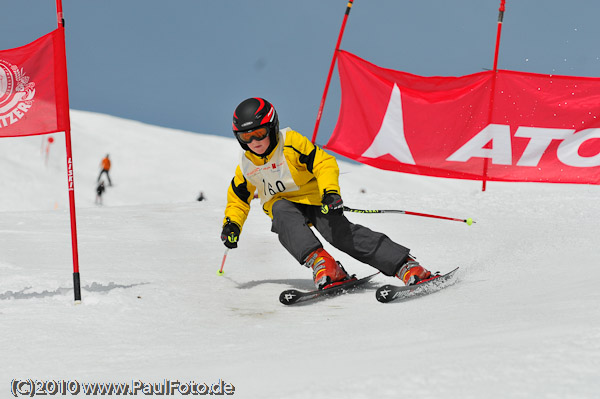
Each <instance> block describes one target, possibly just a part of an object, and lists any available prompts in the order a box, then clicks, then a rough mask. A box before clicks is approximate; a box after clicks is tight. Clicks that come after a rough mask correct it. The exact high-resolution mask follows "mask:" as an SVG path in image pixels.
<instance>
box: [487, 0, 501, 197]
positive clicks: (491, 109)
mask: <svg viewBox="0 0 600 399" xmlns="http://www.w3.org/2000/svg"><path fill="white" fill-rule="evenodd" d="M505 10H506V0H501V1H500V8H499V9H498V30H497V32H496V49H495V51H494V69H493V75H492V87H491V90H492V93H491V95H490V108H489V114H488V124H489V123H492V113H493V112H494V97H495V95H496V78H497V76H498V54H499V52H500V36H501V35H502V21H503V20H504V11H505ZM488 163H489V158H485V160H484V161H483V179H482V182H483V184H482V187H481V191H485V188H486V184H487V171H488Z"/></svg>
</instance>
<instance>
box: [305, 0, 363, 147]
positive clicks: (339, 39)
mask: <svg viewBox="0 0 600 399" xmlns="http://www.w3.org/2000/svg"><path fill="white" fill-rule="evenodd" d="M353 2H354V0H348V6H347V7H346V13H345V14H344V20H343V21H342V27H341V29H340V34H339V36H338V40H337V43H336V45H335V50H334V51H333V59H332V60H331V66H330V67H329V74H328V75H327V81H326V82H325V90H323V97H322V98H321V104H320V105H319V112H318V113H317V121H316V122H315V130H314V131H313V135H312V139H311V142H312V143H313V144H314V143H315V140H317V132H318V131H319V125H320V124H321V116H322V115H323V108H324V107H325V99H326V98H327V92H328V91H329V83H330V82H331V76H332V75H333V68H334V67H335V61H336V60H337V55H338V51H339V49H340V44H341V43H342V37H343V36H344V30H345V29H346V21H348V16H349V15H350V10H351V9H352V3H353Z"/></svg>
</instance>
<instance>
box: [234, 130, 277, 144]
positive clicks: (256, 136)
mask: <svg viewBox="0 0 600 399" xmlns="http://www.w3.org/2000/svg"><path fill="white" fill-rule="evenodd" d="M236 135H237V138H238V140H239V141H241V142H242V143H244V144H248V143H251V142H252V141H254V140H259V141H260V140H262V139H264V138H265V137H267V136H268V135H269V132H268V131H267V128H266V127H259V128H258V129H256V130H252V131H250V132H238V133H236Z"/></svg>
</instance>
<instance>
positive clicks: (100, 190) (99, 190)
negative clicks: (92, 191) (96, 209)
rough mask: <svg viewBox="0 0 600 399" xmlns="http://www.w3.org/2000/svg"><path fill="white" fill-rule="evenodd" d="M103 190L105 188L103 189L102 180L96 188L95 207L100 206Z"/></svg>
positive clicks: (104, 188)
mask: <svg viewBox="0 0 600 399" xmlns="http://www.w3.org/2000/svg"><path fill="white" fill-rule="evenodd" d="M105 190H106V187H104V180H102V181H101V182H100V184H98V187H96V201H95V203H96V205H102V194H104V191H105Z"/></svg>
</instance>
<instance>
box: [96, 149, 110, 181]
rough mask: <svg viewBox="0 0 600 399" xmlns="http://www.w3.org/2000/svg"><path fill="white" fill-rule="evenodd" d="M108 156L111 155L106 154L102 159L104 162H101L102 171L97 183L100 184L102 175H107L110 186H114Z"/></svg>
mask: <svg viewBox="0 0 600 399" xmlns="http://www.w3.org/2000/svg"><path fill="white" fill-rule="evenodd" d="M108 155H109V154H106V156H105V157H104V158H103V159H102V162H100V168H101V170H100V174H99V175H98V179H97V180H96V181H98V182H99V181H100V178H101V177H102V175H103V174H106V178H107V179H108V185H109V186H112V182H111V181H110V175H109V174H108V172H109V171H110V158H109V156H108Z"/></svg>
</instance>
